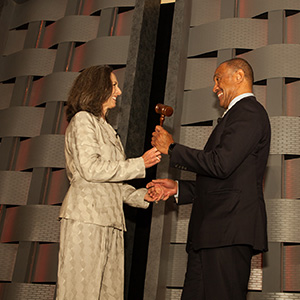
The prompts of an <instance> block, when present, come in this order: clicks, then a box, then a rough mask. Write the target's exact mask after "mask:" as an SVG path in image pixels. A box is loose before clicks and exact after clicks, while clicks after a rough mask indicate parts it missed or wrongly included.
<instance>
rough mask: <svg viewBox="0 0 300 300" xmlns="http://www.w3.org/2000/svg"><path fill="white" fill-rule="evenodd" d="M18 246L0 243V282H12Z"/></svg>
mask: <svg viewBox="0 0 300 300" xmlns="http://www.w3.org/2000/svg"><path fill="white" fill-rule="evenodd" d="M18 246H19V245H16V244H3V243H0V266H1V268H0V281H11V280H12V275H13V271H14V266H15V261H16V256H17V251H18Z"/></svg>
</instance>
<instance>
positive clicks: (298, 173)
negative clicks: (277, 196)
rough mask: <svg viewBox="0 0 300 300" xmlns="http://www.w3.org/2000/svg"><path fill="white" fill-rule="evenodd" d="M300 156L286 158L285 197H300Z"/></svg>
mask: <svg viewBox="0 0 300 300" xmlns="http://www.w3.org/2000/svg"><path fill="white" fill-rule="evenodd" d="M299 178H300V158H294V159H289V160H285V176H284V186H285V197H286V198H287V199H300V180H299Z"/></svg>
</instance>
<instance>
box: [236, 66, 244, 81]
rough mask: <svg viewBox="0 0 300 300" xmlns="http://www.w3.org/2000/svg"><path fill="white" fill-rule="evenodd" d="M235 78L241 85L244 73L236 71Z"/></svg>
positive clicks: (240, 70)
mask: <svg viewBox="0 0 300 300" xmlns="http://www.w3.org/2000/svg"><path fill="white" fill-rule="evenodd" d="M235 76H236V77H235V78H236V80H237V82H238V83H241V82H242V81H243V80H244V78H245V73H244V71H243V70H242V69H239V70H237V71H236V73H235Z"/></svg>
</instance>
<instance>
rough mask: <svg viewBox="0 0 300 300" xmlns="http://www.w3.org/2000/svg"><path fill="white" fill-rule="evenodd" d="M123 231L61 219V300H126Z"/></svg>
mask: <svg viewBox="0 0 300 300" xmlns="http://www.w3.org/2000/svg"><path fill="white" fill-rule="evenodd" d="M123 295H124V245H123V231H120V230H117V229H114V228H112V227H103V226H98V225H94V224H87V223H82V222H78V221H74V220H67V219H62V220H61V234H60V250H59V264H58V278H57V293H56V299H57V300H85V299H87V300H116V299H117V300H122V299H123V297H124V296H123Z"/></svg>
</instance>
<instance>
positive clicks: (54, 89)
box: [29, 72, 78, 106]
mask: <svg viewBox="0 0 300 300" xmlns="http://www.w3.org/2000/svg"><path fill="white" fill-rule="evenodd" d="M77 76H78V72H56V73H52V74H50V75H48V76H45V77H43V78H41V79H39V80H36V81H34V82H33V86H32V91H31V97H30V103H29V104H30V105H31V106H36V105H40V104H42V103H46V102H56V101H67V98H68V93H69V90H70V88H71V86H72V84H73V81H74V80H75V78H76V77H77Z"/></svg>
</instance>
